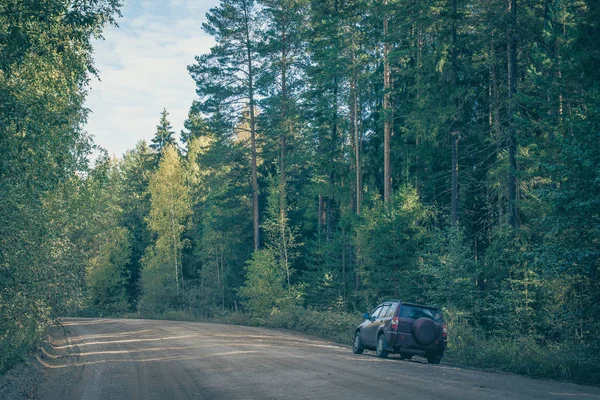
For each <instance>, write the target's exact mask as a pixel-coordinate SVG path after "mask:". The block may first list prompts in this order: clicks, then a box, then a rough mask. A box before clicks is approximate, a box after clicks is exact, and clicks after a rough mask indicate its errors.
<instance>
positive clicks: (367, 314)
mask: <svg viewBox="0 0 600 400" xmlns="http://www.w3.org/2000/svg"><path fill="white" fill-rule="evenodd" d="M363 318H364V319H370V318H371V316H370V315H369V313H368V312H366V313H364V314H363Z"/></svg>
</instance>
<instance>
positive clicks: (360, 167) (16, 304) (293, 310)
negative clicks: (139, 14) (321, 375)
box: [0, 0, 600, 384]
mask: <svg viewBox="0 0 600 400" xmlns="http://www.w3.org/2000/svg"><path fill="white" fill-rule="evenodd" d="M120 6H121V4H120V3H119V0H79V1H71V0H45V1H22V0H3V1H2V3H1V4H0V211H1V212H0V348H1V349H2V351H0V372H2V371H6V370H7V369H8V368H10V367H11V366H13V365H14V364H15V363H17V362H19V361H20V360H22V359H23V357H24V355H26V354H27V353H28V352H29V351H31V350H32V349H33V348H35V346H36V345H37V344H38V343H39V341H40V340H41V339H42V338H43V337H44V333H45V331H46V329H47V327H48V326H49V325H50V324H52V323H53V321H55V320H56V319H57V318H58V317H64V316H76V315H77V316H90V317H92V316H94V317H106V316H121V317H130V318H139V317H142V318H164V319H170V318H171V319H190V320H203V321H217V322H228V323H240V324H250V325H261V326H268V327H277V328H287V329H294V330H299V331H302V332H306V333H310V334H314V335H318V336H321V337H325V338H329V339H333V340H337V341H340V342H344V343H348V342H350V341H351V340H352V329H353V327H354V326H355V324H357V323H359V322H360V321H361V319H360V316H361V315H362V313H363V312H365V311H370V310H371V309H372V307H374V306H375V305H377V304H378V302H379V301H381V300H384V299H390V298H398V299H402V300H404V301H409V302H418V303H425V304H432V305H436V306H439V307H441V308H442V310H443V312H444V315H445V319H446V321H447V324H448V331H449V333H448V337H449V349H448V352H447V356H448V357H447V359H448V360H449V362H454V363H456V364H458V365H471V366H476V367H483V368H495V369H500V370H506V371H511V372H516V373H521V374H526V375H531V376H537V377H546V378H553V379H564V380H571V381H578V382H583V383H596V384H597V383H599V382H600V368H599V367H598V364H599V362H600V357H599V356H598V354H599V353H600V345H599V343H600V342H599V341H598V339H597V338H596V339H595V337H596V335H595V332H598V331H599V330H600V307H598V303H599V302H600V68H599V67H600V3H599V2H597V1H594V0H505V1H488V0H460V1H459V0H418V1H417V0H221V2H220V5H219V6H217V7H216V8H213V9H212V10H211V11H210V12H209V13H208V14H207V15H206V20H205V21H206V22H204V23H203V24H201V23H200V22H199V23H198V29H199V30H200V29H202V30H203V31H204V32H206V33H208V34H209V35H211V36H212V37H213V38H214V40H215V45H214V46H213V47H212V48H211V50H210V52H209V53H207V54H199V55H198V56H197V57H196V60H195V62H194V63H192V64H191V65H188V66H185V65H182V66H181V68H186V67H187V70H188V72H189V75H190V79H193V80H194V81H195V82H196V93H197V98H196V100H195V101H194V102H193V104H191V105H190V109H189V114H188V118H187V120H186V121H185V129H184V130H183V131H182V132H181V135H180V137H181V140H177V139H176V132H175V131H174V130H173V128H172V125H171V122H172V121H170V120H169V113H168V111H167V110H166V109H165V110H163V111H162V113H160V115H157V126H156V131H155V132H153V133H154V137H153V139H152V140H151V142H148V143H146V142H140V143H138V144H137V146H136V147H135V148H134V149H131V150H129V151H128V152H127V153H126V154H124V155H123V157H122V158H118V159H116V158H114V157H109V156H108V153H107V152H106V151H105V150H103V149H101V148H99V147H98V146H97V145H95V144H94V142H93V137H92V136H91V135H90V134H89V133H88V132H86V130H85V123H86V116H87V114H88V112H89V110H87V109H86V108H85V107H84V101H85V97H86V93H87V91H88V90H89V84H90V81H91V80H92V79H96V78H97V76H98V72H97V71H96V69H95V67H94V60H93V55H94V53H93V46H92V44H91V43H92V40H93V39H95V38H100V37H101V34H102V29H103V27H105V26H107V25H110V24H116V22H117V19H118V17H119V16H120V11H119V9H120ZM201 20H202V16H198V21H201ZM156 95H157V96H160V93H157V94H156ZM123 134H127V133H126V132H123ZM93 155H94V157H92V156H93Z"/></svg>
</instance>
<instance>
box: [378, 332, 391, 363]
mask: <svg viewBox="0 0 600 400" xmlns="http://www.w3.org/2000/svg"><path fill="white" fill-rule="evenodd" d="M384 341H385V337H384V336H383V335H379V337H378V338H377V348H376V349H375V354H377V357H379V358H387V356H388V354H390V353H389V351H387V350H385V342H384Z"/></svg>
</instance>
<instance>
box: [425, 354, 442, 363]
mask: <svg viewBox="0 0 600 400" xmlns="http://www.w3.org/2000/svg"><path fill="white" fill-rule="evenodd" d="M440 361H442V357H440V356H439V355H437V354H435V355H432V354H427V362H428V363H429V364H439V363H440Z"/></svg>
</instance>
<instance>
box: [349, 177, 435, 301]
mask: <svg viewBox="0 0 600 400" xmlns="http://www.w3.org/2000/svg"><path fill="white" fill-rule="evenodd" d="M430 214H431V213H430V211H429V210H428V209H427V207H424V206H423V204H421V202H420V201H419V198H418V196H417V193H416V191H415V189H414V188H411V187H404V188H402V189H401V190H400V191H399V192H398V193H397V195H396V196H395V197H394V200H393V206H392V209H391V210H390V213H386V212H384V211H383V204H382V203H381V201H380V200H379V199H374V200H373V206H372V207H370V208H368V209H367V210H365V213H364V216H363V221H362V222H361V224H360V225H359V226H358V228H357V247H358V248H360V258H359V260H358V262H359V265H360V266H359V275H360V277H361V283H362V285H363V286H362V290H361V294H362V296H364V301H365V304H373V303H374V302H376V301H378V300H379V299H381V298H383V297H389V298H402V299H415V298H416V297H417V296H418V293H417V287H416V285H415V284H413V282H414V280H415V277H416V273H417V270H418V269H417V256H418V254H419V250H420V249H421V247H422V244H423V241H424V239H425V238H426V229H425V223H426V222H427V220H428V219H429V218H430Z"/></svg>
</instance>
